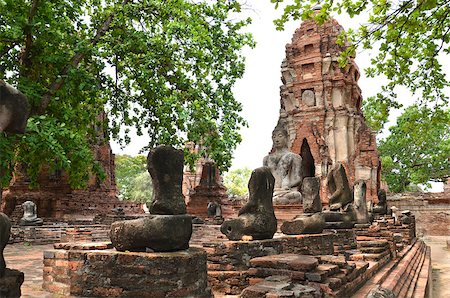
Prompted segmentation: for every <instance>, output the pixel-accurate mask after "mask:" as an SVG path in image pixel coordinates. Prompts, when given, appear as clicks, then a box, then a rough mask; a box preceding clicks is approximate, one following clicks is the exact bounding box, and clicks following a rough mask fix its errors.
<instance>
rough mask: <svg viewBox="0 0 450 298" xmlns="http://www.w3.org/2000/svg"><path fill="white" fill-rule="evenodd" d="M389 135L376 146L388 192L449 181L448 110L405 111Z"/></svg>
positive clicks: (449, 118)
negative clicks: (431, 182) (415, 185)
mask: <svg viewBox="0 0 450 298" xmlns="http://www.w3.org/2000/svg"><path fill="white" fill-rule="evenodd" d="M390 133H391V134H390V135H389V136H388V137H387V138H386V139H385V140H382V141H381V142H380V145H379V146H378V149H379V151H380V154H381V156H382V164H383V169H382V170H383V176H384V178H385V179H386V181H387V183H388V185H389V189H390V191H393V192H402V191H405V190H408V188H409V187H412V186H413V185H414V184H426V183H428V181H436V182H444V181H446V179H447V178H448V177H450V158H449V157H450V110H448V109H447V110H446V111H433V110H431V109H429V108H426V107H418V106H416V105H414V106H411V107H408V108H407V109H406V110H405V112H404V113H403V114H402V115H401V116H400V117H399V118H398V119H397V125H395V126H393V127H391V128H390Z"/></svg>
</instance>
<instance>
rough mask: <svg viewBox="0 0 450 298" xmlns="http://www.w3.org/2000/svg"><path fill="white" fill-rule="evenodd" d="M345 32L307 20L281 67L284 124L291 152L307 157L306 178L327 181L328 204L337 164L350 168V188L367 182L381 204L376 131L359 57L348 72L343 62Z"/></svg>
mask: <svg viewBox="0 0 450 298" xmlns="http://www.w3.org/2000/svg"><path fill="white" fill-rule="evenodd" d="M342 31H343V28H342V26H341V25H339V24H338V22H337V21H336V20H334V19H331V20H329V21H327V22H325V23H324V24H323V25H319V24H317V23H316V22H315V21H312V20H309V21H305V22H303V23H302V24H301V26H300V28H298V29H297V30H296V31H295V34H294V36H293V38H292V42H291V43H290V44H287V45H286V59H285V60H284V61H283V63H282V65H281V72H282V77H281V79H282V82H283V85H282V86H281V88H280V95H281V109H280V120H283V121H285V122H286V123H287V127H288V131H289V145H290V149H291V151H293V152H295V153H298V154H300V155H301V156H302V158H303V173H304V175H305V177H308V176H317V177H320V178H321V193H320V197H321V198H322V201H323V203H326V202H327V201H328V199H327V193H326V183H325V181H326V176H327V173H328V171H329V170H330V169H331V167H333V165H334V164H335V163H336V162H341V163H343V164H344V167H345V169H346V172H347V175H348V177H349V182H350V186H353V184H354V182H355V181H356V180H359V179H362V180H364V181H365V182H366V184H367V198H368V199H369V200H374V199H375V200H376V195H377V190H378V189H379V185H380V170H381V165H380V160H379V156H378V152H377V148H376V142H375V133H374V132H372V131H371V130H370V129H369V128H368V127H367V125H366V124H365V122H364V116H363V114H362V111H361V105H362V104H361V103H362V96H361V89H360V88H359V86H358V79H359V76H360V74H359V70H358V67H357V65H356V64H355V61H354V60H353V59H350V60H349V63H348V64H347V66H346V67H345V68H340V67H339V63H338V57H339V55H340V53H341V52H342V50H343V49H344V46H339V45H338V44H337V43H336V40H337V38H338V35H339V34H340V33H341V32H342Z"/></svg>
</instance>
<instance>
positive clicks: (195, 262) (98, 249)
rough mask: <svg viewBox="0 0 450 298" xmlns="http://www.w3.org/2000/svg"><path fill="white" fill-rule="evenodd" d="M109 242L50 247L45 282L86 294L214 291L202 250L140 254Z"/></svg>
mask: <svg viewBox="0 0 450 298" xmlns="http://www.w3.org/2000/svg"><path fill="white" fill-rule="evenodd" d="M106 247H108V246H105V243H102V244H99V245H96V244H95V243H89V244H86V245H85V246H83V244H76V245H75V244H74V245H67V244H66V246H64V248H65V249H54V250H48V251H45V252H44V269H43V271H44V276H43V279H44V282H43V285H42V287H43V288H44V289H45V290H47V291H49V292H52V293H55V294H61V295H76V296H83V297H152V298H158V297H211V296H212V294H211V292H210V289H209V288H208V286H207V274H206V253H205V251H203V250H202V249H199V248H189V249H187V250H184V251H178V252H170V253H137V252H117V251H115V250H112V249H104V248H106ZM73 248H75V249H73ZM85 248H88V250H85Z"/></svg>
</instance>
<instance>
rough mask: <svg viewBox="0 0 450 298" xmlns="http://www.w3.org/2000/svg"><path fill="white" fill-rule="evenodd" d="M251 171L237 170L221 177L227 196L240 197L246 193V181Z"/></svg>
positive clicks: (245, 169)
mask: <svg viewBox="0 0 450 298" xmlns="http://www.w3.org/2000/svg"><path fill="white" fill-rule="evenodd" d="M251 174H252V170H250V169H249V168H247V167H245V168H239V169H235V170H230V171H228V172H227V173H225V175H224V176H223V183H224V185H225V187H226V188H227V189H228V194H230V195H233V196H238V197H242V196H244V195H246V194H247V193H248V187H247V185H248V181H249V180H250V175H251Z"/></svg>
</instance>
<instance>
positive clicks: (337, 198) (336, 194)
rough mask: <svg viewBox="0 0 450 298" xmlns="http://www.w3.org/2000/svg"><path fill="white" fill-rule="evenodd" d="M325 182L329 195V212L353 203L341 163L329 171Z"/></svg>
mask: <svg viewBox="0 0 450 298" xmlns="http://www.w3.org/2000/svg"><path fill="white" fill-rule="evenodd" d="M326 182H327V187H328V191H329V193H330V198H329V204H330V210H332V211H335V210H340V209H341V208H344V207H345V206H346V205H347V204H350V203H351V202H353V196H352V192H351V190H350V186H349V184H348V179H347V174H346V173H345V168H344V166H343V165H342V164H341V163H339V162H338V163H336V165H335V166H334V167H333V168H332V169H331V170H330V172H329V173H328V175H327V181H326Z"/></svg>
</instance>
